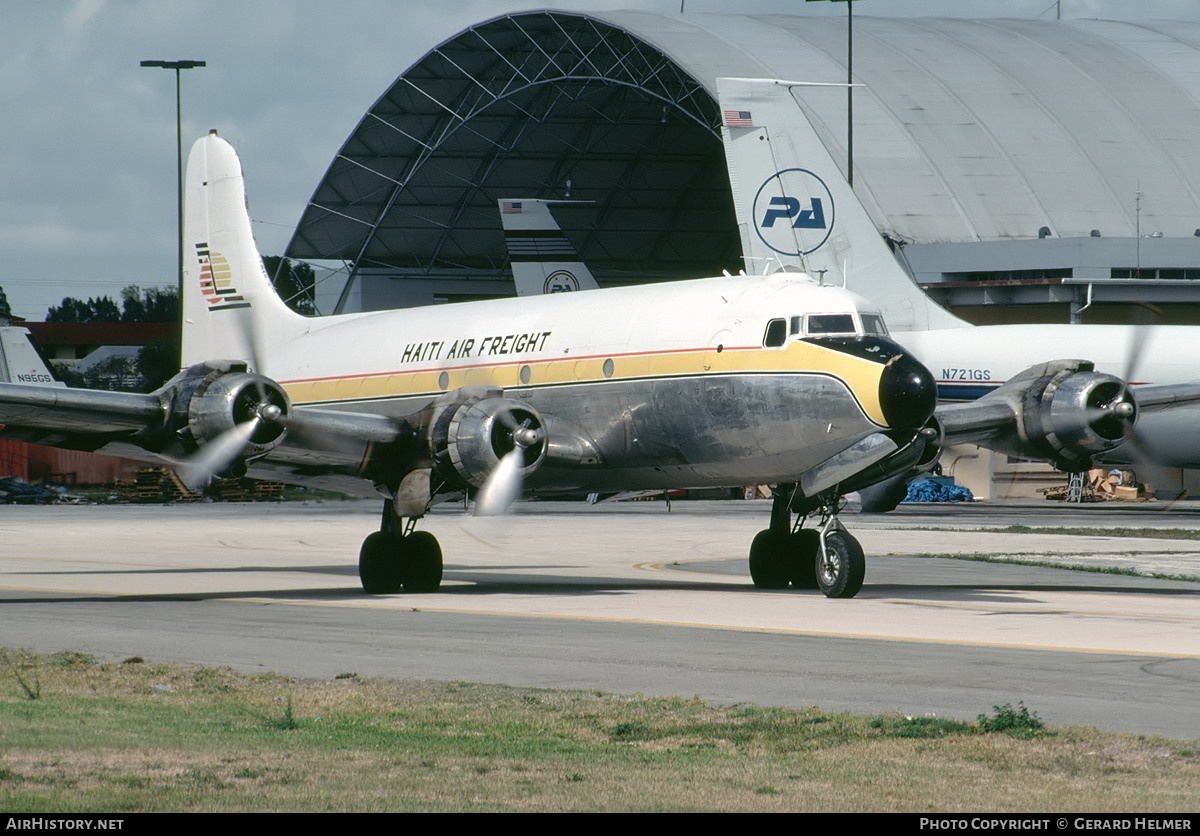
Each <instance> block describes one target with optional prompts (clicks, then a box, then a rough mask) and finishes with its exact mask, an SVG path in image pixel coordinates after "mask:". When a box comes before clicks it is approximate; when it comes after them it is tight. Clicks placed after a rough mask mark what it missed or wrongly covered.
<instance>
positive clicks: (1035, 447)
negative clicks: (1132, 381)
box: [1005, 361, 1138, 472]
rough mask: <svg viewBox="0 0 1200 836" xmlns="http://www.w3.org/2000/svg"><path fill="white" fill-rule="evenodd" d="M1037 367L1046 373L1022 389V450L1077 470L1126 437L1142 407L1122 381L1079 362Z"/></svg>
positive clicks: (1059, 466) (1089, 364)
mask: <svg viewBox="0 0 1200 836" xmlns="http://www.w3.org/2000/svg"><path fill="white" fill-rule="evenodd" d="M1031 371H1034V370H1031ZM1037 371H1038V372H1044V373H1041V374H1037V375H1030V377H1032V378H1033V380H1032V381H1031V382H1029V383H1027V384H1026V388H1025V389H1024V390H1023V391H1022V392H1021V393H1020V403H1019V407H1018V410H1019V411H1018V421H1017V427H1018V434H1019V436H1020V441H1021V445H1020V446H1021V449H1020V450H1019V451H1018V452H1019V453H1020V454H1021V455H1025V456H1030V455H1031V454H1032V455H1033V456H1035V457H1038V458H1045V459H1048V460H1049V461H1050V462H1051V463H1052V464H1053V465H1054V466H1055V467H1057V468H1059V469H1060V470H1065V471H1067V472H1077V471H1081V470H1086V469H1088V468H1090V467H1091V466H1092V465H1093V463H1094V461H1095V459H1096V457H1097V456H1099V455H1101V454H1103V453H1107V452H1108V451H1109V450H1112V449H1114V448H1116V447H1118V446H1120V445H1121V444H1122V443H1123V442H1124V441H1125V439H1126V436H1127V434H1128V432H1129V429H1130V428H1131V427H1132V426H1133V423H1134V421H1135V420H1136V419H1137V411H1138V410H1137V402H1136V400H1134V397H1133V395H1132V393H1131V392H1130V389H1129V386H1127V385H1126V384H1125V382H1124V381H1122V380H1121V379H1120V378H1117V377H1114V376H1112V375H1110V374H1103V373H1101V372H1096V371H1093V370H1092V364H1091V363H1085V362H1078V361H1071V362H1066V361H1060V363H1056V364H1047V366H1043V367H1039V368H1038V369H1037ZM1019 378H1020V376H1019V377H1018V378H1014V379H1013V380H1012V381H1010V383H1009V384H1008V385H1009V386H1012V385H1013V384H1015V383H1017V382H1018V380H1019ZM1005 388H1007V387H1005Z"/></svg>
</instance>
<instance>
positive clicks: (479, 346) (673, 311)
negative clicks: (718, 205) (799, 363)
mask: <svg viewBox="0 0 1200 836" xmlns="http://www.w3.org/2000/svg"><path fill="white" fill-rule="evenodd" d="M873 310H874V307H873V306H872V305H870V303H869V302H867V301H866V300H864V299H862V298H861V297H859V296H857V295H856V294H853V293H850V292H848V291H845V290H842V289H840V288H833V287H820V286H818V285H817V284H816V283H814V282H812V281H811V280H809V279H807V277H797V276H796V275H795V274H790V275H789V274H780V275H777V276H771V277H766V278H764V277H746V276H738V277H730V278H717V279H702V280H696V281H688V282H672V283H669V284H659V285H644V286H639V287H630V288H614V289H608V290H603V291H599V292H594V293H588V294H579V295H575V294H554V295H550V296H542V297H524V298H520V299H515V298H514V299H498V300H494V301H486V302H468V303H460V304H451V305H440V306H434V307H424V308H418V309H410V310H398V311H381V312H376V313H362V314H346V315H341V316H330V317H320V318H313V319H307V320H303V323H304V328H303V331H302V332H296V331H293V333H292V334H290V335H288V334H283V333H271V331H270V330H268V333H267V335H266V339H265V340H264V346H263V348H264V349H265V351H264V352H263V353H264V355H265V357H264V362H263V366H264V368H263V369H261V371H262V372H264V373H265V374H267V375H269V376H270V377H272V378H274V379H275V380H278V381H279V382H280V383H281V384H282V385H283V386H284V387H285V388H286V389H287V390H288V392H289V395H290V396H291V397H292V398H293V399H294V401H295V402H296V403H297V404H332V403H338V404H348V403H353V402H363V401H373V400H379V399H388V398H391V397H396V396H399V395H409V396H413V395H420V394H437V393H439V392H443V391H447V390H451V389H456V388H460V387H462V386H470V385H483V384H486V385H497V386H501V387H511V386H520V385H522V384H532V385H537V384H540V383H546V382H548V381H549V382H553V381H563V382H565V381H568V380H586V379H603V378H604V377H605V372H604V363H605V362H606V361H611V363H612V364H613V366H614V368H615V371H613V372H610V373H609V374H608V375H607V376H608V377H611V376H612V375H613V374H616V375H617V376H618V377H624V376H626V375H627V374H628V373H629V370H630V368H631V366H637V368H638V369H639V371H640V373H644V374H678V373H695V372H702V371H704V370H706V369H708V368H710V367H712V366H713V365H714V364H715V363H725V362H728V361H729V359H730V358H732V357H733V356H735V355H740V356H741V358H742V361H741V363H740V365H741V366H743V367H744V366H745V364H746V363H749V364H750V365H754V360H752V359H748V358H751V357H753V356H755V355H765V354H768V353H770V352H769V350H768V349H764V346H763V335H764V330H765V328H766V325H767V323H768V321H770V320H771V319H773V318H789V319H790V318H791V317H794V316H798V315H803V314H807V313H817V312H819V313H850V312H855V311H867V312H872V311H873ZM231 313H233V312H231ZM710 355H715V356H710ZM720 355H726V356H724V357H721V356H720ZM566 363H569V364H570V368H567V367H566V366H565V364H566ZM593 365H594V366H595V367H596V368H595V369H591V366H593ZM770 365H773V361H772V363H770V364H768V367H769V366H770ZM584 366H586V367H587V368H584ZM693 367H694V368H693Z"/></svg>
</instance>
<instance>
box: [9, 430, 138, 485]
mask: <svg viewBox="0 0 1200 836" xmlns="http://www.w3.org/2000/svg"><path fill="white" fill-rule="evenodd" d="M140 466H141V463H139V462H134V461H130V460H128V459H118V458H115V457H113V456H102V455H99V454H98V453H84V452H81V451H79V450H60V449H58V448H55V447H42V446H41V445H37V444H26V443H24V442H21V441H7V440H4V439H0V476H20V477H21V478H22V479H24V480H25V481H27V482H33V483H43V482H53V483H55V484H67V485H103V484H108V483H111V482H116V481H117V480H118V479H132V478H133V477H134V476H135V475H136V473H137V469H138V468H139V467H140Z"/></svg>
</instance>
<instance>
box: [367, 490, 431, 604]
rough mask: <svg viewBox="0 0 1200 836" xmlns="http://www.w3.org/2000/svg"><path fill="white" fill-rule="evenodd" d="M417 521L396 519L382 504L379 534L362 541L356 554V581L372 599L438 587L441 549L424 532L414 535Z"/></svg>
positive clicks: (393, 511) (371, 535)
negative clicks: (357, 579) (358, 580)
mask: <svg viewBox="0 0 1200 836" xmlns="http://www.w3.org/2000/svg"><path fill="white" fill-rule="evenodd" d="M417 519H418V518H417V517H410V518H409V519H408V520H407V521H405V520H404V518H403V517H400V516H397V514H396V511H395V509H394V508H393V507H392V503H391V502H390V501H385V502H384V503H383V520H382V522H381V523H380V526H379V531H376V532H373V533H372V534H370V535H368V536H367V539H366V540H363V544H362V549H360V550H359V553H358V577H359V579H360V580H361V581H362V587H363V591H365V592H368V593H370V594H372V595H383V594H388V593H393V592H399V591H400V590H401V588H403V589H404V591H405V592H436V591H437V588H438V587H439V586H440V585H441V583H442V548H441V546H439V545H438V541H437V538H436V537H434V536H433V535H432V534H430V533H429V532H428V531H416V530H415V529H416V525H417Z"/></svg>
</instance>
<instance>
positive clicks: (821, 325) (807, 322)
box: [804, 313, 858, 337]
mask: <svg viewBox="0 0 1200 836" xmlns="http://www.w3.org/2000/svg"><path fill="white" fill-rule="evenodd" d="M804 333H805V334H806V335H807V336H810V337H829V336H848V337H853V336H856V335H857V334H858V331H857V329H856V328H855V327H854V317H853V316H852V315H851V314H848V313H846V314H809V315H808V316H806V317H805V318H804Z"/></svg>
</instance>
